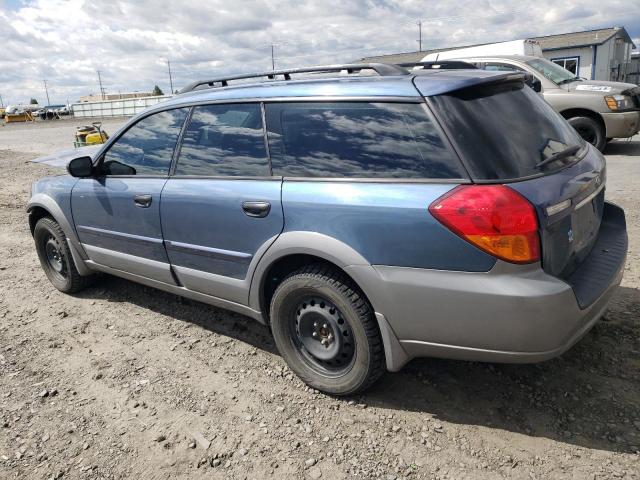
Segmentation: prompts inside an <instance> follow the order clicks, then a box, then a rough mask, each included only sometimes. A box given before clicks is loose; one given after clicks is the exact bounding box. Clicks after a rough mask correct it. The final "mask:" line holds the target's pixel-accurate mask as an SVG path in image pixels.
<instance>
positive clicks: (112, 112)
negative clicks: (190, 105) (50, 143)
mask: <svg viewBox="0 0 640 480" xmlns="http://www.w3.org/2000/svg"><path fill="white" fill-rule="evenodd" d="M171 97H172V95H159V96H154V97H139V98H123V99H119V100H101V101H97V102H81V103H74V104H73V105H72V106H71V108H72V111H73V116H74V117H76V118H96V117H101V118H104V117H130V116H133V115H135V114H137V113H140V112H141V111H142V110H145V109H146V108H148V107H150V106H152V105H156V104H158V103H160V102H163V101H165V100H168V99H169V98H171Z"/></svg>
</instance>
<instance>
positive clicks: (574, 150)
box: [536, 145, 582, 168]
mask: <svg viewBox="0 0 640 480" xmlns="http://www.w3.org/2000/svg"><path fill="white" fill-rule="evenodd" d="M580 148H582V147H581V146H580V145H572V146H570V147H567V148H565V149H564V150H560V151H559V152H556V153H554V154H553V155H551V156H550V157H547V158H545V159H544V160H541V161H539V162H538V163H536V168H540V167H542V166H544V165H546V164H548V163H551V162H555V161H556V160H561V159H563V158H566V157H570V156H571V155H574V154H575V153H577V152H578V150H580Z"/></svg>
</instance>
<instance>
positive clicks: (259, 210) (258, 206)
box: [242, 202, 271, 218]
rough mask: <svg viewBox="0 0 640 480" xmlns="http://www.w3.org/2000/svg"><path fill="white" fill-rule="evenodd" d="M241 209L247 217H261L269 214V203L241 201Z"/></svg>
mask: <svg viewBox="0 0 640 480" xmlns="http://www.w3.org/2000/svg"><path fill="white" fill-rule="evenodd" d="M242 210H244V213H245V214H246V215H247V216H249V217H257V218H263V217H266V216H267V215H269V212H270V211H271V204H270V203H269V202H242Z"/></svg>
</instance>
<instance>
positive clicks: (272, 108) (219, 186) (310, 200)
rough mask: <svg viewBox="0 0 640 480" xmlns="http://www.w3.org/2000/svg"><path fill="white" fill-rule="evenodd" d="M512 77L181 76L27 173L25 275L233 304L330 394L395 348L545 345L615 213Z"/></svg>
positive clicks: (571, 332) (598, 294) (560, 329)
mask: <svg viewBox="0 0 640 480" xmlns="http://www.w3.org/2000/svg"><path fill="white" fill-rule="evenodd" d="M423 67H424V66H423ZM363 70H371V71H374V72H376V73H377V74H378V76H377V77H374V76H370V75H367V76H365V75H363V76H359V75H357V74H356V73H357V72H360V71H363ZM320 72H322V73H324V74H335V75H332V76H331V77H329V78H323V77H320V78H319V76H318V75H308V74H313V73H320ZM340 72H343V73H344V72H352V73H351V74H350V75H340ZM354 72H355V73H354ZM305 75H306V76H305ZM297 76H302V78H298V77H297ZM525 77H526V76H525V75H523V74H521V73H514V72H487V71H482V70H476V69H466V70H464V69H463V70H455V69H447V68H435V69H429V68H426V69H422V70H418V71H411V72H410V71H408V70H406V69H404V68H402V67H399V66H395V65H383V64H368V65H338V66H331V67H314V68H309V69H301V70H284V71H275V72H268V73H265V74H260V75H241V76H238V77H232V78H221V79H209V80H204V81H199V82H195V83H194V84H193V85H191V86H189V87H187V88H186V89H185V91H184V92H183V93H182V94H180V95H176V96H174V97H173V98H172V99H170V100H168V101H166V102H163V103H160V104H158V105H156V106H154V107H151V108H150V109H148V110H146V111H145V112H144V113H142V114H140V115H138V116H136V117H135V118H133V119H132V120H130V121H129V123H128V124H127V125H126V126H125V127H123V128H122V129H121V130H120V131H119V132H117V133H116V134H115V135H114V136H113V137H111V138H110V139H109V140H107V142H106V143H105V144H104V145H103V146H102V147H100V149H99V150H98V152H97V153H95V154H94V155H93V156H92V157H87V156H85V157H80V158H76V159H74V160H72V161H71V162H70V163H69V165H68V172H69V175H67V176H58V177H51V178H45V179H42V180H40V181H38V182H36V183H35V184H34V185H33V186H32V191H31V198H30V200H29V203H28V212H29V225H30V228H31V231H32V233H33V237H34V241H35V248H36V251H37V253H38V256H39V259H40V262H41V264H42V268H43V269H44V272H45V273H46V275H47V276H48V278H49V279H50V281H51V282H52V283H53V285H54V286H55V287H56V288H58V289H59V290H61V291H63V292H70V293H71V292H77V291H79V290H81V289H82V288H84V287H85V286H87V285H88V284H89V283H90V281H91V279H92V275H93V274H94V273H95V272H105V273H109V274H113V275H118V276H121V277H124V278H127V279H129V280H132V281H135V282H139V283H143V284H145V285H149V286H153V287H156V288H159V289H162V290H165V291H168V292H172V293H175V294H177V295H182V296H185V297H189V298H192V299H195V300H199V301H202V302H205V303H209V304H212V305H217V306H219V307H223V308H227V309H230V310H234V311H236V312H240V313H242V314H245V315H248V316H250V317H253V318H255V319H257V320H258V321H260V322H263V323H265V324H268V325H269V326H270V328H271V331H272V332H273V336H274V338H275V343H276V345H277V347H278V350H279V352H280V353H281V355H282V357H283V358H284V360H285V361H286V362H287V364H288V365H289V366H290V368H291V369H292V370H293V371H294V372H295V373H296V374H297V375H299V377H300V378H301V379H302V380H304V381H305V382H306V383H307V384H309V385H310V386H312V387H313V388H316V389H319V390H322V391H324V392H328V393H331V394H337V395H348V394H353V393H355V392H358V391H361V390H363V389H365V388H367V387H368V386H370V385H372V384H373V382H374V381H375V380H376V379H377V378H378V377H379V376H380V375H381V374H382V373H383V372H384V371H385V369H386V370H389V371H397V370H399V369H400V368H402V366H403V365H404V364H405V363H406V362H407V361H408V360H410V359H411V358H414V357H421V356H434V357H446V358H456V359H464V360H478V361H492V362H537V361H542V360H545V359H548V358H552V357H555V356H557V355H560V354H561V353H563V352H564V351H565V350H566V349H568V348H569V347H570V346H571V345H573V344H574V343H575V342H577V341H578V340H579V339H580V338H581V337H582V336H583V335H584V334H585V333H586V332H587V331H588V330H589V329H590V328H591V327H592V326H593V324H594V323H595V322H596V321H597V320H598V318H599V317H600V316H601V314H602V313H603V311H604V310H605V309H606V307H607V303H608V301H609V299H610V298H611V296H612V294H613V292H614V291H615V289H616V286H617V285H618V284H619V282H620V280H621V277H622V272H623V267H624V263H625V257H626V250H627V234H626V226H625V215H624V212H623V211H622V209H621V208H619V207H617V206H615V205H613V204H610V203H607V202H605V182H606V169H605V161H604V158H603V156H602V154H601V153H600V152H599V151H597V150H596V149H595V148H593V147H592V146H591V145H589V144H588V143H586V142H585V141H584V140H582V139H581V138H580V136H579V135H578V134H577V133H576V131H575V130H574V129H573V128H571V126H570V125H569V124H568V123H567V122H566V121H565V120H564V119H563V118H562V117H561V116H560V115H558V114H557V113H556V112H555V111H554V110H553V109H552V108H551V107H550V106H549V105H548V104H547V103H545V102H544V101H543V100H542V99H541V98H540V97H539V96H538V95H537V94H536V93H535V92H534V91H533V90H532V89H531V88H528V87H527V86H525V83H524V82H525ZM250 78H254V79H255V78H272V79H273V78H279V79H283V81H266V82H263V83H256V84H247V83H246V80H247V79H250ZM235 80H239V81H245V83H241V86H239V87H238V86H233V82H234V81H235ZM521 112H526V114H521Z"/></svg>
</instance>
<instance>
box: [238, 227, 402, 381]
mask: <svg viewBox="0 0 640 480" xmlns="http://www.w3.org/2000/svg"><path fill="white" fill-rule="evenodd" d="M318 262H321V263H325V264H328V265H331V266H332V267H334V268H336V269H338V270H340V271H341V272H342V273H343V274H344V275H346V276H347V277H348V278H349V279H351V280H352V281H353V282H354V284H355V285H357V286H358V288H360V290H362V293H363V294H364V295H365V297H366V298H367V300H368V301H369V303H370V304H371V305H372V307H373V309H374V312H375V316H376V321H377V323H378V327H379V329H380V333H381V335H382V341H383V345H384V352H385V358H386V364H387V370H389V371H398V370H400V368H402V366H403V365H404V364H405V363H406V362H407V361H408V356H407V354H406V352H405V351H404V349H403V348H402V346H401V345H400V343H399V341H398V339H397V337H396V335H395V333H394V332H393V330H392V328H391V326H390V325H389V323H388V321H387V320H386V318H385V316H384V314H383V313H382V311H381V308H382V305H383V304H384V303H385V299H384V298H377V295H374V294H373V292H380V291H381V290H383V289H381V288H380V287H379V285H373V282H377V281H378V280H380V281H381V279H380V278H379V275H378V274H377V272H376V270H375V269H374V268H373V267H372V266H371V264H370V263H369V262H368V261H367V260H366V259H365V258H364V257H363V256H362V255H360V254H359V253H358V252H357V251H355V250H354V249H353V248H352V247H350V246H348V245H346V244H345V243H343V242H341V241H339V240H336V239H335V238H333V237H329V236H327V235H324V234H320V233H316V232H287V233H284V234H282V235H281V236H280V237H279V238H278V239H277V240H276V241H275V242H274V244H273V245H272V246H271V247H270V248H269V250H268V251H267V252H266V253H265V254H264V255H263V257H262V258H261V259H260V262H259V263H258V265H257V267H256V269H255V271H254V274H253V277H252V281H251V287H250V292H249V306H250V307H251V308H253V309H255V310H257V311H260V312H262V314H263V319H264V321H265V322H266V323H267V324H268V323H269V304H270V295H273V292H274V291H275V289H276V288H277V286H278V285H279V283H280V282H281V281H282V279H283V278H284V277H286V275H288V274H289V273H291V272H293V271H295V270H297V269H299V268H301V267H302V266H304V265H308V264H311V263H318ZM354 265H357V266H359V267H360V268H356V269H350V268H348V267H350V266H354ZM363 272H364V273H363Z"/></svg>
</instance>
